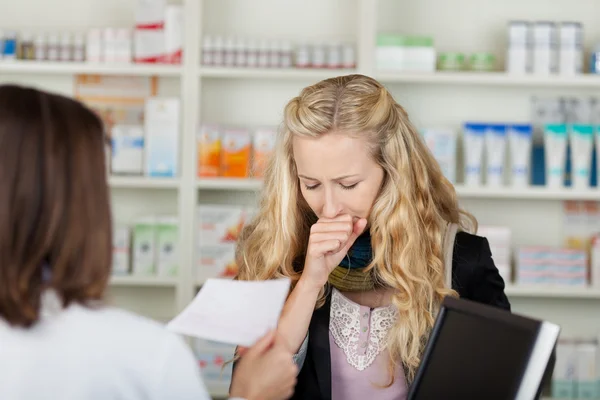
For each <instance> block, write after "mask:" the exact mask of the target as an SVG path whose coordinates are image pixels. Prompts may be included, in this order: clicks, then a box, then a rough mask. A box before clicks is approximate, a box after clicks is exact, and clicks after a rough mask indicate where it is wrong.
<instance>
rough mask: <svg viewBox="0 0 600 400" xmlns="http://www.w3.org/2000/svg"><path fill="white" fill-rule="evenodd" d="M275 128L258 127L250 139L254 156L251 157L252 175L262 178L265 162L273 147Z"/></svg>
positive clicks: (267, 160)
mask: <svg viewBox="0 0 600 400" xmlns="http://www.w3.org/2000/svg"><path fill="white" fill-rule="evenodd" d="M276 137H277V130H276V129H273V128H260V129H257V130H256V131H255V132H254V136H253V138H252V139H253V140H252V149H253V152H254V156H253V158H252V175H253V176H255V177H257V178H262V177H263V175H264V173H265V169H266V168H267V163H268V162H269V159H270V158H271V154H273V149H274V148H275V139H276Z"/></svg>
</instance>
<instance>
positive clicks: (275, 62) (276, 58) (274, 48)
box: [269, 40, 281, 68]
mask: <svg viewBox="0 0 600 400" xmlns="http://www.w3.org/2000/svg"><path fill="white" fill-rule="evenodd" d="M269 67H271V68H279V67H281V45H280V44H279V42H277V41H276V40H273V41H271V43H270V44H269Z"/></svg>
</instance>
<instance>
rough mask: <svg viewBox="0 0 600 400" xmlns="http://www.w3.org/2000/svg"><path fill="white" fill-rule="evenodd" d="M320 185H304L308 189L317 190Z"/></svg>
mask: <svg viewBox="0 0 600 400" xmlns="http://www.w3.org/2000/svg"><path fill="white" fill-rule="evenodd" d="M319 186H320V184H319V183H317V184H314V185H304V187H305V188H306V190H315V189H316V188H318V187H319Z"/></svg>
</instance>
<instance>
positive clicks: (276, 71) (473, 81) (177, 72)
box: [0, 61, 600, 89]
mask: <svg viewBox="0 0 600 400" xmlns="http://www.w3.org/2000/svg"><path fill="white" fill-rule="evenodd" d="M355 72H357V70H353V69H308V68H307V69H302V68H227V67H198V68H197V71H196V73H197V74H198V76H201V77H206V78H232V79H280V80H285V79H291V80H293V79H308V80H318V79H324V78H327V77H332V76H339V75H347V74H351V73H355ZM358 72H360V70H358ZM182 73H183V68H182V67H181V66H178V65H161V64H99V63H98V64H96V63H60V62H36V61H2V62H0V75H1V74H40V75H44V74H45V75H70V74H98V75H132V76H160V77H179V76H181V75H182ZM374 75H375V76H374V77H375V78H377V79H378V80H380V81H381V82H383V83H405V84H454V85H478V86H502V87H557V88H569V87H573V88H584V89H593V88H598V87H600V76H598V75H595V74H580V75H573V76H559V75H525V74H522V75H518V74H508V73H505V72H431V73H425V72H417V73H411V72H403V73H375V74H374Z"/></svg>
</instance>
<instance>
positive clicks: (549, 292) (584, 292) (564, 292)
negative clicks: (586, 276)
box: [504, 285, 600, 299]
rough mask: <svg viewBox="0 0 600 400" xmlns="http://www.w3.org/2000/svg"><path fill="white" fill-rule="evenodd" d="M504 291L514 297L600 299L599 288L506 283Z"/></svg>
mask: <svg viewBox="0 0 600 400" xmlns="http://www.w3.org/2000/svg"><path fill="white" fill-rule="evenodd" d="M504 292H505V293H506V295H507V296H508V297H514V298H517V297H530V298H553V297H555V298H561V299H600V289H599V288H589V287H561V286H520V285H507V286H506V288H505V289H504Z"/></svg>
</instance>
